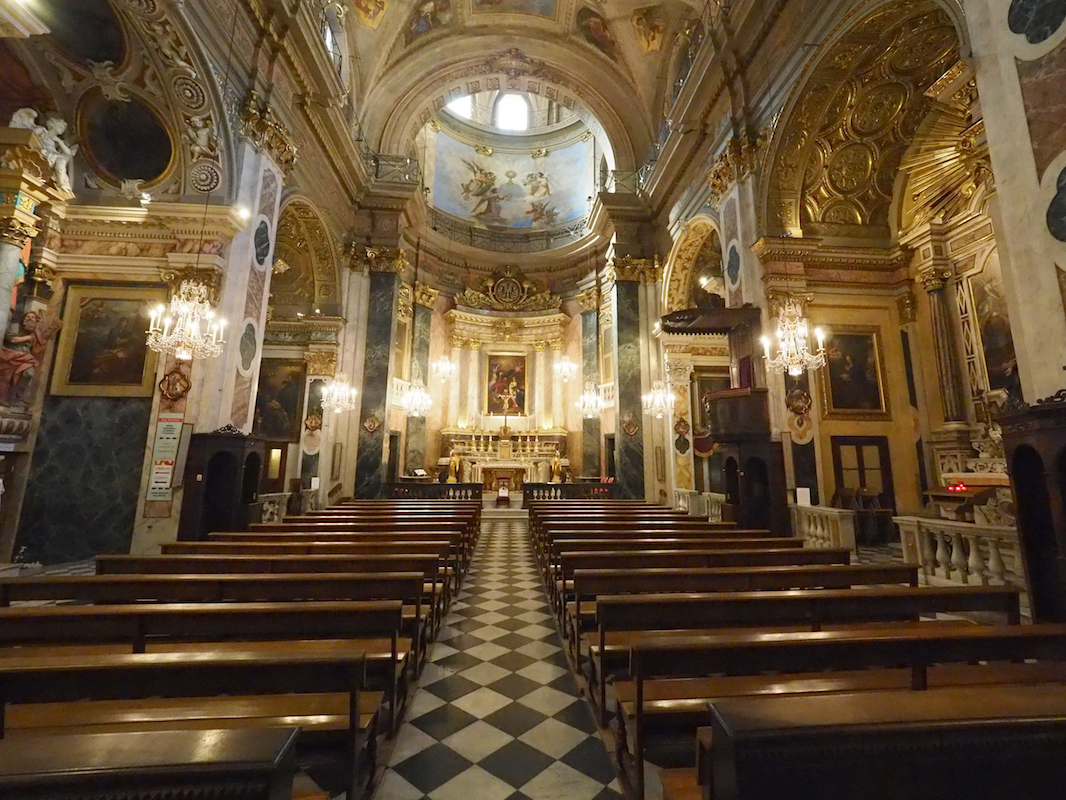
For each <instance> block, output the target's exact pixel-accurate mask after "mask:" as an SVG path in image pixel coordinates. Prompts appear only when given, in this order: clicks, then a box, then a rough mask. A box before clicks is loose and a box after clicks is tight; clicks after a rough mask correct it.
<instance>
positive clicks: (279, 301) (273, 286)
mask: <svg viewBox="0 0 1066 800" xmlns="http://www.w3.org/2000/svg"><path fill="white" fill-rule="evenodd" d="M270 305H271V307H272V308H273V309H274V315H275V316H276V317H293V316H296V315H297V314H304V315H308V314H314V313H316V311H317V313H321V314H324V315H327V316H332V315H336V314H338V313H339V311H340V276H339V273H338V269H337V253H336V245H335V242H334V240H333V236H332V235H331V234H330V232H329V229H328V228H327V227H326V223H325V221H324V220H323V218H322V215H321V213H320V212H319V211H318V209H317V208H316V207H315V206H314V205H313V204H312V203H311V201H310V200H308V199H306V198H303V197H295V198H290V199H289V200H288V201H287V202H286V203H285V205H284V206H283V207H282V210H281V214H280V216H279V217H278V231H277V236H276V244H275V247H274V265H273V270H272V275H271V278H270Z"/></svg>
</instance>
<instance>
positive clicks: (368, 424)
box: [363, 414, 381, 435]
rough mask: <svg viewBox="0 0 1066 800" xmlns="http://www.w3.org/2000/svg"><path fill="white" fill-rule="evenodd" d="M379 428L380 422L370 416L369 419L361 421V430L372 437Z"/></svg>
mask: <svg viewBox="0 0 1066 800" xmlns="http://www.w3.org/2000/svg"><path fill="white" fill-rule="evenodd" d="M380 427H381V420H379V419H378V418H377V417H375V416H374V415H373V414H371V415H370V416H369V417H367V418H366V419H364V420H363V428H365V429H366V432H367V433H369V434H371V435H373V433H374V431H376V430H377V429H378V428H380Z"/></svg>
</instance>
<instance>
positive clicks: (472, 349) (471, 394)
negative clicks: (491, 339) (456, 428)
mask: <svg viewBox="0 0 1066 800" xmlns="http://www.w3.org/2000/svg"><path fill="white" fill-rule="evenodd" d="M466 347H467V350H466V415H467V419H468V420H469V424H470V427H471V428H477V427H478V426H479V420H480V419H481V391H480V390H481V343H480V342H474V341H470V342H467V343H466Z"/></svg>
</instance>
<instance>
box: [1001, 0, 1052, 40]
mask: <svg viewBox="0 0 1066 800" xmlns="http://www.w3.org/2000/svg"><path fill="white" fill-rule="evenodd" d="M1064 19H1066V3H1060V2H1055V0H1050V2H1049V0H1014V2H1012V3H1011V4H1010V10H1009V11H1008V12H1007V25H1008V26H1009V27H1010V29H1011V31H1012V32H1013V33H1018V34H1023V35H1024V36H1025V38H1026V40H1027V41H1028V42H1029V44H1039V43H1040V42H1043V41H1046V40H1047V39H1049V38H1051V35H1052V34H1053V33H1055V31H1057V30H1058V29H1059V26H1060V25H1062V22H1063V20H1064Z"/></svg>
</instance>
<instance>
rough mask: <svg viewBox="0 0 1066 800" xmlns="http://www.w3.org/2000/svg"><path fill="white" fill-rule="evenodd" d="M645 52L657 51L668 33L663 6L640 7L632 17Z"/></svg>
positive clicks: (634, 27)
mask: <svg viewBox="0 0 1066 800" xmlns="http://www.w3.org/2000/svg"><path fill="white" fill-rule="evenodd" d="M630 19H631V20H632V22H633V29H634V30H635V31H636V33H637V39H638V40H639V41H640V46H641V48H642V49H643V50H644V52H645V53H657V52H658V51H659V49H660V48H661V47H662V44H663V35H664V34H665V33H666V15H665V14H664V13H663V10H662V7H661V6H650V7H648V8H638V9H637V10H636V11H634V12H633V16H632V17H631V18H630Z"/></svg>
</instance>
